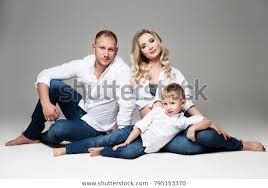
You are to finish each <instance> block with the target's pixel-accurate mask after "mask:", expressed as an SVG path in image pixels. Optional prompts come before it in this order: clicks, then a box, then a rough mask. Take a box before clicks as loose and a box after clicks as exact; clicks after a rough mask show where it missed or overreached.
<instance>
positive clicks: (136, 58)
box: [130, 29, 173, 86]
mask: <svg viewBox="0 0 268 188" xmlns="http://www.w3.org/2000/svg"><path fill="white" fill-rule="evenodd" d="M145 33H149V34H151V35H152V36H153V37H154V39H155V40H157V41H158V42H159V45H160V48H161V54H160V63H161V64H162V65H163V69H164V73H165V76H166V78H167V79H171V77H172V76H173V75H172V73H171V66H170V64H169V61H168V54H169V52H168V50H167V49H166V48H165V47H164V44H163V42H162V39H161V38H160V36H159V35H158V34H157V33H156V32H154V31H150V30H147V29H143V30H141V31H139V32H137V33H136V34H135V35H134V37H133V40H132V49H131V54H130V59H131V63H132V75H131V84H133V85H134V86H135V85H137V84H140V83H141V81H142V80H151V75H150V69H151V66H150V65H149V60H148V59H147V58H146V57H145V56H144V55H143V54H142V53H141V49H140V46H139V38H140V36H142V35H143V34H145Z"/></svg>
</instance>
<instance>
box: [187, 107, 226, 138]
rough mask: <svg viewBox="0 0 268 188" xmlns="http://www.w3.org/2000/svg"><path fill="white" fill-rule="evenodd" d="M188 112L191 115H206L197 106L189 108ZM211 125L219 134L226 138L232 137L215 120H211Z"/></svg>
mask: <svg viewBox="0 0 268 188" xmlns="http://www.w3.org/2000/svg"><path fill="white" fill-rule="evenodd" d="M187 113H188V114H190V115H191V116H194V115H200V116H203V117H205V116H204V115H203V114H202V113H201V112H200V111H199V110H198V109H197V108H196V107H195V106H192V107H191V108H189V109H188V110H187ZM209 127H210V128H212V129H214V130H215V131H216V132H217V133H218V134H221V135H222V136H223V137H224V139H225V140H227V139H228V138H229V137H230V136H229V134H228V133H226V132H225V131H224V130H222V129H221V128H219V127H217V126H216V125H215V124H214V123H213V122H211V125H210V126H209Z"/></svg>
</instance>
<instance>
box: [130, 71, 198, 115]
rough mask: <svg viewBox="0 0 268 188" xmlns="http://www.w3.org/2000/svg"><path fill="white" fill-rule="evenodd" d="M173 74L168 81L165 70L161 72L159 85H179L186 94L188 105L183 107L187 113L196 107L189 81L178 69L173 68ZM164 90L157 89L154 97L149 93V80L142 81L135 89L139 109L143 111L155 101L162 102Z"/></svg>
mask: <svg viewBox="0 0 268 188" xmlns="http://www.w3.org/2000/svg"><path fill="white" fill-rule="evenodd" d="M171 74H172V75H174V76H173V77H172V78H171V79H167V78H166V76H165V71H164V69H162V70H161V72H160V75H159V80H158V83H161V84H162V86H166V85H168V84H170V83H178V84H179V85H180V86H182V88H183V89H184V92H185V98H186V103H185V105H184V107H183V110H184V111H185V112H186V111H187V110H188V109H189V108H190V107H192V106H194V104H193V102H192V100H191V98H192V97H191V92H190V88H189V85H188V82H187V80H186V79H185V77H184V76H183V74H182V73H181V72H180V71H179V70H178V69H176V68H174V67H171ZM160 89H163V88H159V87H158V88H157V90H156V94H155V96H152V95H151V93H150V91H149V80H144V79H143V80H141V83H140V84H138V85H136V86H135V87H134V93H135V99H136V100H135V101H136V105H137V106H138V109H139V110H141V109H142V108H143V107H145V106H147V105H149V106H152V104H153V103H154V102H155V101H158V100H161V90H160Z"/></svg>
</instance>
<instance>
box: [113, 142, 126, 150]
mask: <svg viewBox="0 0 268 188" xmlns="http://www.w3.org/2000/svg"><path fill="white" fill-rule="evenodd" d="M126 145H127V143H125V142H124V143H122V144H118V145H115V146H114V147H113V148H112V150H113V151H115V150H117V149H118V148H121V147H124V146H126Z"/></svg>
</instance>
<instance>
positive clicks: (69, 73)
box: [35, 57, 90, 121]
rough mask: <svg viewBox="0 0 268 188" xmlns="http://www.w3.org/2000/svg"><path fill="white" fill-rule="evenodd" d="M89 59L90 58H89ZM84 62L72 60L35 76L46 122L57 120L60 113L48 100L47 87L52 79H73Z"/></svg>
mask: <svg viewBox="0 0 268 188" xmlns="http://www.w3.org/2000/svg"><path fill="white" fill-rule="evenodd" d="M89 58H90V57H89ZM85 61H86V60H85V59H83V60H74V61H71V62H69V63H64V64H62V65H59V66H56V67H52V68H49V69H45V70H43V71H41V72H40V73H39V74H38V76H37V81H36V83H35V85H36V87H37V91H38V95H39V98H40V102H41V105H42V110H43V114H44V117H45V119H46V120H47V121H54V120H56V119H58V118H59V116H60V113H59V111H58V110H57V108H56V106H55V105H53V104H52V103H51V102H50V99H49V87H50V82H51V80H52V79H60V80H66V79H69V78H75V77H77V75H78V74H79V71H80V70H81V69H82V67H81V66H83V63H84V62H85Z"/></svg>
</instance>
